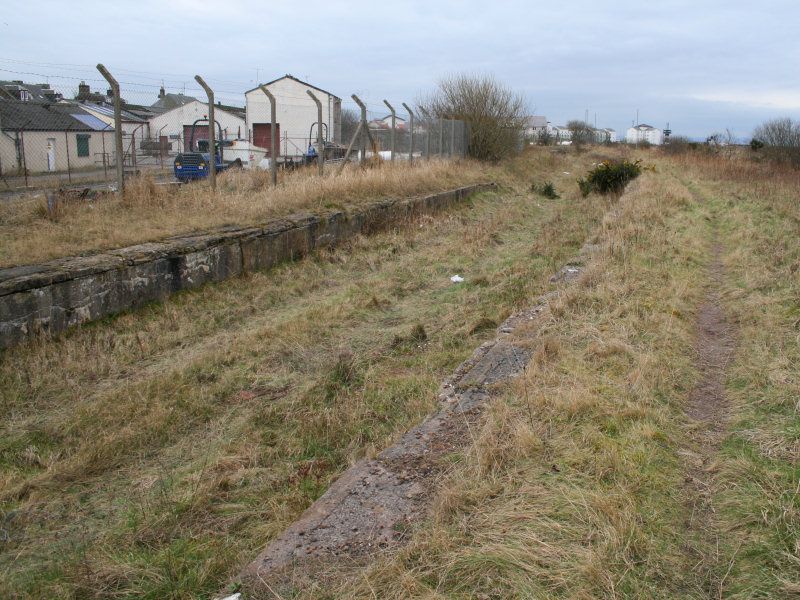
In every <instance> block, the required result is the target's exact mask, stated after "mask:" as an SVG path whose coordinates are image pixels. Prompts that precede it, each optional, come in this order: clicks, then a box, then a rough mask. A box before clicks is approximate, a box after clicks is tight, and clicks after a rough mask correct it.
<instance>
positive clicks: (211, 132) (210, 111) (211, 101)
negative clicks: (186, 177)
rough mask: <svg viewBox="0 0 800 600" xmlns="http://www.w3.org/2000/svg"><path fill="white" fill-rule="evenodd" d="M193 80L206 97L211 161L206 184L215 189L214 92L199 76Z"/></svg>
mask: <svg viewBox="0 0 800 600" xmlns="http://www.w3.org/2000/svg"><path fill="white" fill-rule="evenodd" d="M194 79H195V81H196V82H197V83H199V84H200V87H201V88H203V89H204V90H205V92H206V96H208V149H209V151H210V152H211V154H210V156H211V160H209V161H208V162H209V163H210V164H209V165H208V182H209V184H210V185H211V189H212V190H215V189H217V150H216V148H215V145H216V144H215V134H216V131H214V125H216V121H215V120H214V90H212V89H211V88H210V87H208V84H207V83H206V82H205V81H203V78H202V77H200V75H195V76H194ZM221 155H222V152H220V158H222V156H221Z"/></svg>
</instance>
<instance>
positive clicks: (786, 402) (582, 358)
mask: <svg viewBox="0 0 800 600" xmlns="http://www.w3.org/2000/svg"><path fill="white" fill-rule="evenodd" d="M646 160H647V161H648V162H650V161H653V162H655V163H656V164H657V172H656V173H646V174H644V175H643V176H642V177H641V178H640V179H639V180H637V182H635V183H634V184H632V185H631V187H630V188H629V192H628V193H626V194H625V196H623V199H622V201H621V203H620V205H619V210H618V211H615V212H613V213H612V214H609V215H608V216H607V217H606V218H605V219H604V222H603V225H602V228H601V235H600V243H601V250H600V252H599V254H598V255H597V257H596V258H595V260H594V261H593V262H592V263H591V265H590V267H589V269H588V270H587V272H585V274H584V275H583V276H582V278H581V280H580V281H579V282H578V283H577V284H576V285H575V286H573V287H572V288H570V289H568V290H566V291H565V292H564V293H563V294H562V295H561V296H560V298H559V299H558V300H556V301H554V302H553V303H552V305H551V314H550V318H549V319H548V320H547V321H546V322H545V323H543V324H542V325H540V329H539V330H538V331H537V332H536V335H537V339H539V340H540V344H541V351H539V352H538V353H537V355H536V357H535V358H534V361H533V362H532V364H531V365H530V366H529V368H528V370H527V373H526V374H525V376H523V377H522V378H521V379H520V380H519V381H517V382H516V383H514V384H512V385H510V386H509V387H508V389H507V390H506V392H505V393H504V394H503V395H502V397H500V398H498V399H496V400H495V401H494V402H493V403H492V405H491V407H490V411H489V415H488V418H487V419H486V423H485V426H484V427H483V429H482V430H481V432H480V434H479V436H478V438H477V441H476V443H475V444H474V445H473V446H472V447H471V448H470V449H469V450H468V451H467V452H465V453H464V454H463V455H460V456H457V457H453V462H454V465H455V466H454V469H453V471H452V473H451V474H450V476H449V477H448V479H447V480H446V481H445V482H443V485H442V491H441V493H440V494H439V496H438V498H437V500H436V504H435V510H434V513H433V516H432V518H431V521H430V523H429V524H428V525H427V526H426V527H423V528H421V530H419V531H418V532H417V533H416V534H415V535H414V536H413V538H412V540H411V543H410V544H409V545H408V546H407V547H406V548H405V549H404V550H402V551H401V552H400V553H399V554H398V555H397V556H394V557H388V558H385V559H382V560H378V561H376V562H375V563H374V564H372V565H370V566H369V568H367V569H366V570H358V571H357V572H355V574H352V573H351V574H349V575H348V576H347V577H345V578H344V581H343V582H342V583H341V586H340V587H339V588H338V589H333V590H330V589H327V590H320V589H316V590H314V589H312V590H306V591H305V593H303V594H301V596H302V597H331V598H346V597H359V598H361V597H379V598H410V597H420V598H422V597H424V598H468V597H469V598H613V597H619V598H709V597H713V598H718V597H720V598H722V597H724V598H788V597H797V596H798V595H800V465H799V464H798V459H799V458H800V418H799V417H798V412H800V404H798V398H800V375H799V374H798V366H797V365H798V364H800V348H798V329H799V328H800V301H799V300H798V298H799V297H800V285H799V281H798V268H799V267H800V246H798V244H797V240H798V239H800V238H799V235H798V234H800V205H798V202H797V198H798V192H800V175H799V174H798V173H797V172H796V171H795V172H792V171H785V170H782V169H780V168H776V167H773V166H770V165H768V164H762V165H757V164H754V163H751V162H749V161H748V160H739V159H733V160H731V159H727V158H721V157H706V156H703V155H700V154H694V155H688V156H679V157H673V158H663V157H659V156H658V155H657V154H654V153H651V154H650V155H649V156H648V157H647V158H646ZM715 245H719V246H720V247H721V256H720V258H721V260H722V263H723V265H724V267H725V273H724V276H723V279H722V282H721V284H719V289H716V290H715V286H716V285H717V284H715V282H714V281H713V278H711V277H709V273H708V268H709V265H710V263H711V262H712V256H713V247H714V246H715ZM711 291H718V292H720V297H721V298H722V305H723V310H724V312H725V315H726V320H727V322H728V323H729V324H730V326H731V328H732V331H733V339H734V340H735V344H736V349H735V354H734V356H733V359H732V362H731V363H730V364H729V365H728V367H727V372H726V377H725V378H724V380H725V399H724V404H723V408H724V413H726V415H727V416H726V417H725V418H724V419H723V420H722V421H723V422H722V423H720V425H721V427H722V428H723V435H722V437H721V441H720V443H719V444H718V446H716V447H710V448H706V450H707V451H709V452H710V453H711V460H710V461H708V462H707V463H704V464H703V465H701V466H700V467H698V464H697V463H698V462H699V456H698V452H697V450H698V448H697V439H698V431H699V430H701V429H703V428H704V427H707V426H708V424H704V423H697V422H692V421H691V420H690V419H689V418H688V417H687V416H686V412H685V411H686V407H687V403H688V402H689V397H690V393H691V390H692V389H693V388H694V386H695V385H696V384H697V382H698V378H699V376H700V370H701V369H700V367H701V365H700V364H698V357H697V354H696V349H695V338H696V334H697V330H696V318H697V314H696V313H697V309H698V307H699V306H700V305H701V304H702V302H703V301H704V299H705V298H706V297H707V294H708V293H709V292H711ZM693 477H697V479H698V480H694V479H692V478H693ZM706 488H707V490H706ZM706 494H707V495H708V498H709V501H710V504H709V506H710V508H709V509H708V510H707V511H705V514H704V515H703V516H704V517H708V518H707V520H706V522H704V523H703V522H700V523H699V522H698V519H697V518H696V517H697V515H693V514H692V512H693V511H695V510H696V509H698V507H699V506H700V504H701V502H698V498H697V496H699V495H703V496H705V495H706Z"/></svg>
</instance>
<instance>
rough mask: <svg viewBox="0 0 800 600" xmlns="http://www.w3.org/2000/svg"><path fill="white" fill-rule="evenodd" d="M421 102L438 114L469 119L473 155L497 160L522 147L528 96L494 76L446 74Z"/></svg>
mask: <svg viewBox="0 0 800 600" xmlns="http://www.w3.org/2000/svg"><path fill="white" fill-rule="evenodd" d="M419 104H420V106H421V107H422V108H424V109H426V110H427V111H428V112H429V113H431V114H432V115H434V116H435V117H437V118H442V119H458V120H461V121H464V122H466V124H467V127H468V130H469V146H468V153H469V155H470V156H473V157H475V158H478V159H482V160H498V159H500V158H503V157H504V156H507V155H509V154H513V153H514V152H516V151H517V150H518V149H519V146H520V143H521V141H522V133H523V130H524V128H525V114H526V110H525V109H526V102H525V99H524V98H523V96H521V95H520V94H518V93H516V92H514V91H513V90H511V89H510V88H508V87H506V86H505V85H503V84H501V83H499V82H498V81H497V80H496V79H495V78H494V77H492V76H481V75H469V74H461V75H453V76H451V77H447V78H445V79H442V80H441V81H440V82H439V85H438V88H437V89H436V90H435V91H434V92H433V93H432V94H431V95H430V96H429V97H428V98H427V99H424V100H422V101H421V102H420V103H419Z"/></svg>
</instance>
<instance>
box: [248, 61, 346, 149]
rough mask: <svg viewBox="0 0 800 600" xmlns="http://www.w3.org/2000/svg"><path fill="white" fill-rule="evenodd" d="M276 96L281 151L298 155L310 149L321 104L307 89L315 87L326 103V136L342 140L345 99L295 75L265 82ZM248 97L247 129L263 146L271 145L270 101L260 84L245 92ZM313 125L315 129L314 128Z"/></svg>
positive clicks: (323, 123) (324, 116)
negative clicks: (343, 104)
mask: <svg viewBox="0 0 800 600" xmlns="http://www.w3.org/2000/svg"><path fill="white" fill-rule="evenodd" d="M264 87H266V88H267V89H268V90H269V91H270V93H271V94H272V95H273V96H275V110H276V116H275V121H276V129H277V134H278V135H277V138H278V140H279V141H280V144H279V146H280V148H279V150H278V152H279V153H280V154H282V155H284V156H298V155H300V154H303V153H305V152H306V150H307V149H308V144H309V138H313V139H312V140H311V141H312V142H313V141H314V140H315V139H316V137H317V129H316V125H315V124H316V122H317V105H316V104H315V103H314V100H312V99H311V97H310V96H309V95H308V94H307V93H306V92H307V91H309V90H310V91H311V92H312V93H313V94H314V95H315V96H316V97H317V98H318V99H319V101H320V102H321V103H322V133H323V137H324V138H325V139H326V140H327V141H329V142H334V143H340V142H341V135H342V99H341V98H339V97H338V96H335V95H334V94H331V93H330V92H327V91H325V90H323V89H320V88H318V87H316V86H313V85H311V84H310V83H306V82H304V81H300V80H299V79H297V78H296V77H292V76H291V75H284V76H283V77H280V78H278V79H275V80H273V81H270V82H269V83H265V84H264ZM245 98H246V101H247V131H248V133H249V135H250V139H251V140H252V142H253V143H254V144H255V145H256V146H260V147H261V148H269V147H270V128H271V120H270V103H269V99H268V98H267V96H266V94H264V92H263V91H261V88H260V87H257V88H253V89H252V90H249V91H247V92H245ZM312 126H313V132H312Z"/></svg>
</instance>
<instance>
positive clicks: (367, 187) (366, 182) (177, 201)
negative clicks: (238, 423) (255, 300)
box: [0, 161, 492, 266]
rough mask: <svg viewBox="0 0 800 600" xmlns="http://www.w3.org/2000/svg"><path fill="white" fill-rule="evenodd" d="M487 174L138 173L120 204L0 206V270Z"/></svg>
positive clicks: (461, 169)
mask: <svg viewBox="0 0 800 600" xmlns="http://www.w3.org/2000/svg"><path fill="white" fill-rule="evenodd" d="M491 175H492V171H491V169H488V168H486V167H484V166H482V165H481V164H479V163H476V162H472V161H456V162H451V161H431V162H424V163H418V164H417V165H415V166H414V167H409V166H408V165H407V164H404V163H397V164H396V165H391V164H389V163H382V164H379V165H377V166H372V167H371V168H368V169H363V170H362V169H360V168H357V167H349V168H347V169H345V171H343V172H342V174H341V175H336V174H334V172H333V169H331V172H330V173H328V174H326V175H325V177H323V178H320V177H319V176H318V175H316V171H313V170H310V169H301V170H299V171H295V172H290V173H285V174H281V178H280V181H279V185H278V186H277V187H276V188H273V187H271V186H270V185H269V173H268V172H264V171H240V172H226V173H224V174H222V175H220V177H219V181H218V189H217V192H216V193H212V192H211V190H210V189H209V188H208V187H207V186H206V185H205V183H196V184H192V185H187V186H180V187H178V188H176V187H174V186H169V187H167V186H162V185H157V184H156V183H154V182H153V180H152V179H150V178H148V177H146V176H143V177H139V178H134V179H132V180H131V181H129V182H128V185H127V188H126V193H125V197H124V198H123V199H121V200H119V199H117V198H116V197H114V196H110V195H106V196H102V197H100V198H98V199H97V200H92V201H87V200H79V199H73V200H65V201H64V202H62V203H61V205H60V206H59V207H58V210H57V212H56V214H55V215H49V214H48V211H47V204H46V199H45V198H44V195H39V196H38V197H33V198H26V199H22V200H16V201H9V202H4V203H2V204H0V266H11V265H20V264H30V263H35V262H41V261H44V260H47V259H52V258H57V257H60V256H69V255H74V254H79V253H83V252H91V251H97V250H102V249H109V248H119V247H122V246H127V245H131V244H136V243H140V242H145V241H153V240H157V239H161V238H164V237H168V236H172V235H177V234H181V233H187V232H190V231H194V230H203V229H211V228H214V227H219V226H222V225H245V226H246V225H253V224H258V223H263V222H265V221H267V220H269V219H271V218H275V217H278V216H284V215H288V214H291V213H295V212H301V211H314V212H325V211H330V210H331V209H334V208H336V209H341V208H348V207H353V206H357V205H358V204H360V203H363V202H366V201H371V200H378V199H381V198H385V197H407V196H415V195H420V194H426V193H431V192H437V191H442V190H445V189H451V188H454V187H459V186H462V185H467V184H469V183H473V182H477V181H485V180H487V179H489V178H490V176H491Z"/></svg>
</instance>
